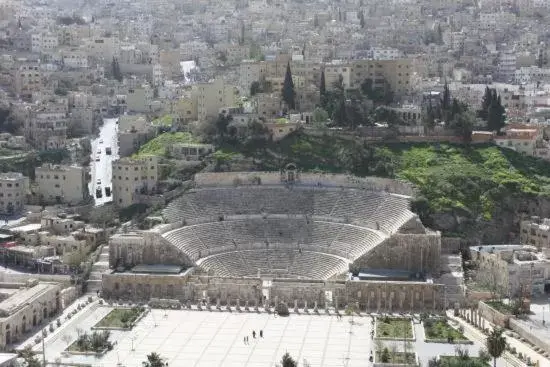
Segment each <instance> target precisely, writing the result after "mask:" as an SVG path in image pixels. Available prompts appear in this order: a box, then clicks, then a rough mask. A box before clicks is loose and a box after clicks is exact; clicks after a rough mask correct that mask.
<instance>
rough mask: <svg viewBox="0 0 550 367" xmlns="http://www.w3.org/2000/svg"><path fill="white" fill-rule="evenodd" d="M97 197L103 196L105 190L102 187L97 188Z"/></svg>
mask: <svg viewBox="0 0 550 367" xmlns="http://www.w3.org/2000/svg"><path fill="white" fill-rule="evenodd" d="M95 197H96V198H98V199H99V198H102V197H103V190H101V187H98V188H97V189H95Z"/></svg>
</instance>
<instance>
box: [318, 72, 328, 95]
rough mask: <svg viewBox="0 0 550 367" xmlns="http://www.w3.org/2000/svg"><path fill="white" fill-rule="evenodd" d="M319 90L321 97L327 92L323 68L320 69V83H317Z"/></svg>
mask: <svg viewBox="0 0 550 367" xmlns="http://www.w3.org/2000/svg"><path fill="white" fill-rule="evenodd" d="M319 92H320V93H321V97H324V96H325V94H326V93H327V86H326V82H325V70H324V69H323V70H321V83H320V85H319Z"/></svg>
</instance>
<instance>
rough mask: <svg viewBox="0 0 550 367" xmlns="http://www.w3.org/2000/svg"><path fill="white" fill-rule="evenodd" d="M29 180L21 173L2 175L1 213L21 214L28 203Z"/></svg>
mask: <svg viewBox="0 0 550 367" xmlns="http://www.w3.org/2000/svg"><path fill="white" fill-rule="evenodd" d="M28 192H29V179H28V177H25V176H23V174H22V173H19V172H6V173H0V213H2V214H8V215H11V214H14V213H18V212H21V211H22V210H23V208H24V206H25V203H26V201H27V194H28Z"/></svg>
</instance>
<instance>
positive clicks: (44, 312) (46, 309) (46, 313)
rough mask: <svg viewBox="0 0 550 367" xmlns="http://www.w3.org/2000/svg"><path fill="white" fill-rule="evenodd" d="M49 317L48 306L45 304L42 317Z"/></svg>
mask: <svg viewBox="0 0 550 367" xmlns="http://www.w3.org/2000/svg"><path fill="white" fill-rule="evenodd" d="M47 318H48V308H47V307H46V306H44V309H43V310H42V319H44V320H46V319H47Z"/></svg>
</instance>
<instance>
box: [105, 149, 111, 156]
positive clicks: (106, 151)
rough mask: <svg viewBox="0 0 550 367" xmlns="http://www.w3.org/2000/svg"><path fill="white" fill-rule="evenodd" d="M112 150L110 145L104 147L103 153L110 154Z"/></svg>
mask: <svg viewBox="0 0 550 367" xmlns="http://www.w3.org/2000/svg"><path fill="white" fill-rule="evenodd" d="M111 153H112V151H111V147H107V148H105V154H107V155H111Z"/></svg>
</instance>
